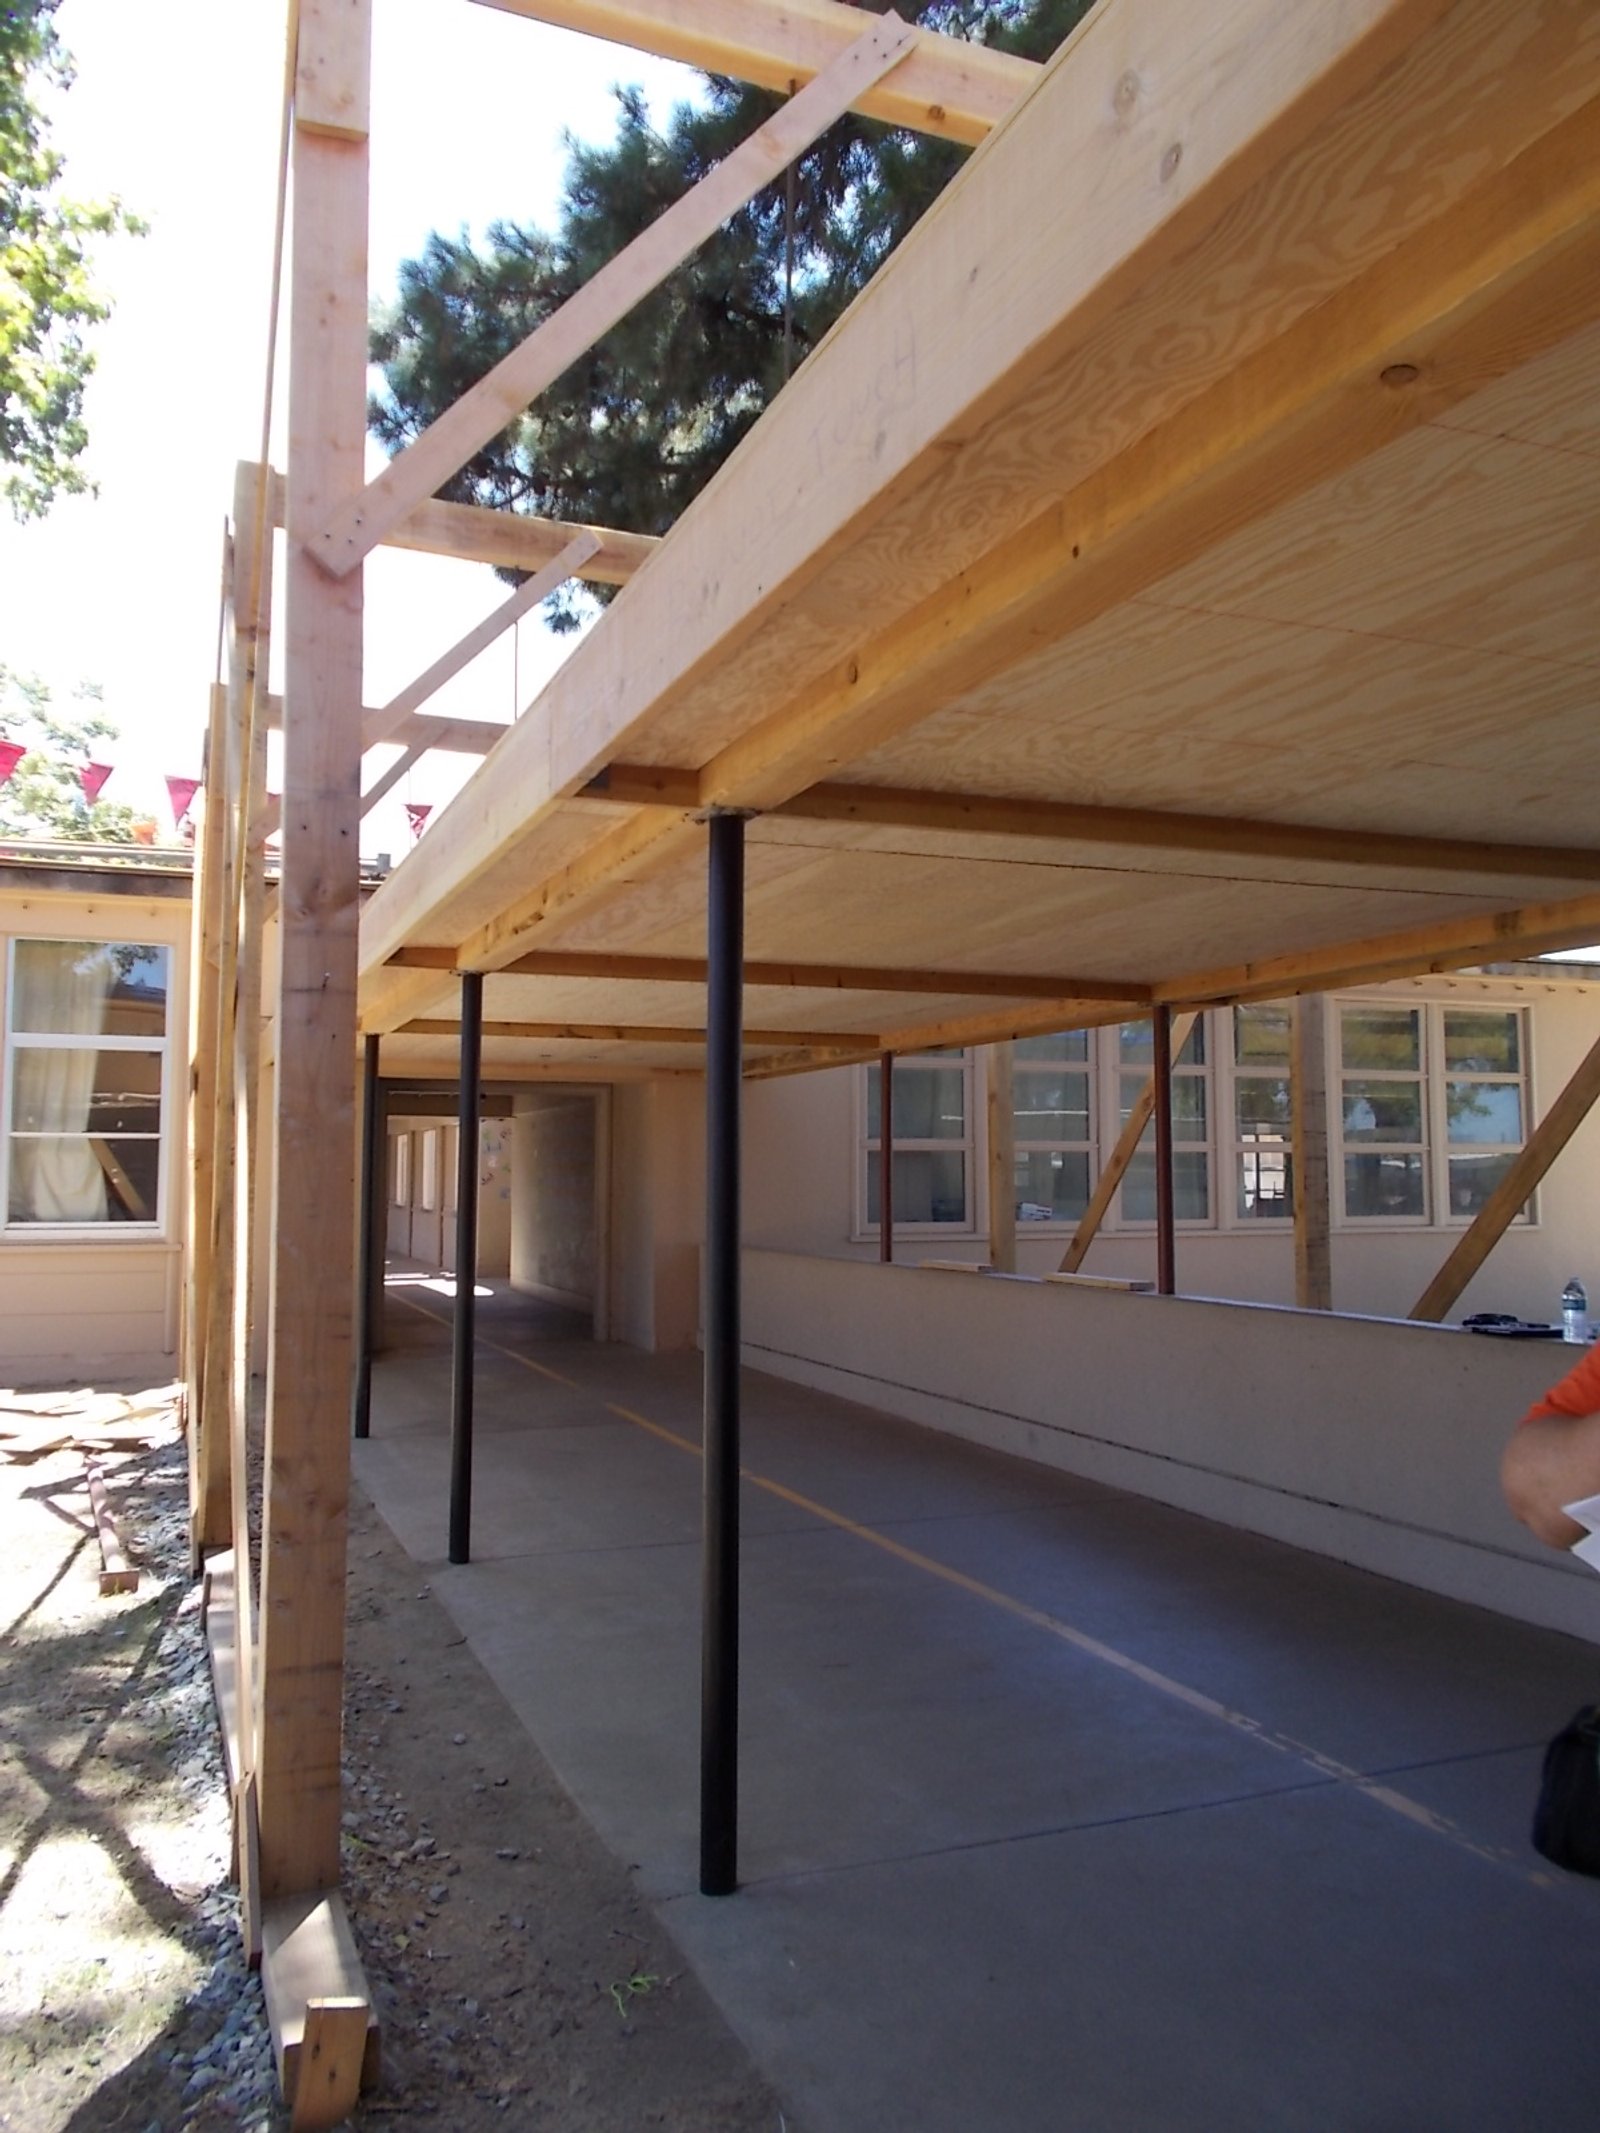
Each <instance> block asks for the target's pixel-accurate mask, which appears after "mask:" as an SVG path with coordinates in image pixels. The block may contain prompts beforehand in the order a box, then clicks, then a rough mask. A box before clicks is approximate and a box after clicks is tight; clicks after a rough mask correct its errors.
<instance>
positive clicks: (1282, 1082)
mask: <svg viewBox="0 0 1600 2133" xmlns="http://www.w3.org/2000/svg"><path fill="white" fill-rule="evenodd" d="M1234 1095H1235V1111H1236V1117H1237V1124H1238V1131H1239V1138H1240V1140H1242V1141H1258V1140H1275V1139H1277V1138H1278V1137H1279V1136H1280V1135H1282V1134H1286V1133H1287V1132H1288V1131H1289V1127H1290V1124H1291V1122H1292V1118H1293V1113H1292V1111H1291V1109H1290V1100H1289V1083H1288V1081H1287V1079H1285V1078H1282V1077H1275V1078H1274V1077H1269V1076H1267V1075H1265V1074H1251V1075H1248V1076H1241V1078H1240V1079H1239V1080H1238V1081H1237V1082H1236V1083H1235V1084H1234Z"/></svg>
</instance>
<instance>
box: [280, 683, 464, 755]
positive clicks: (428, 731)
mask: <svg viewBox="0 0 1600 2133" xmlns="http://www.w3.org/2000/svg"><path fill="white" fill-rule="evenodd" d="M262 701H263V703H264V705H265V709H266V722H267V724H268V726H269V727H271V728H273V729H274V730H276V729H278V728H279V727H281V726H282V724H283V698H282V697H281V696H268V697H264V698H263V699H262ZM383 715H384V710H383V706H382V705H381V704H369V705H367V706H366V707H365V708H364V709H363V710H362V713H361V723H362V727H363V730H365V728H366V726H367V725H368V724H369V723H370V722H372V721H375V720H377V719H381V718H382V717H383ZM505 731H506V727H505V724H504V722H503V721H497V720H494V719H488V718H427V717H420V716H417V717H412V718H409V719H407V721H406V723H405V724H404V725H403V726H398V727H396V729H395V731H394V732H393V733H391V734H390V735H389V736H388V738H389V740H390V742H391V743H394V744H396V745H398V746H400V747H403V748H413V747H414V748H415V749H416V750H417V753H418V754H419V755H421V754H424V753H426V751H427V750H429V749H430V748H437V749H439V750H440V752H441V753H442V754H445V755H487V754H488V753H489V750H490V749H491V748H492V747H493V746H494V745H495V743H496V742H497V741H498V740H499V739H500V738H501V736H502V735H503V734H504V733H505Z"/></svg>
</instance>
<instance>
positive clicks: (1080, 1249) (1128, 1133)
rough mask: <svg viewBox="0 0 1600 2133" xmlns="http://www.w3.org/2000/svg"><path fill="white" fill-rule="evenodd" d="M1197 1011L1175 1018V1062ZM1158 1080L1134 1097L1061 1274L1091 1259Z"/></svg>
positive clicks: (1151, 1107) (1145, 1123)
mask: <svg viewBox="0 0 1600 2133" xmlns="http://www.w3.org/2000/svg"><path fill="white" fill-rule="evenodd" d="M1199 1019H1200V1018H1199V1015H1198V1013H1197V1012H1196V1011H1195V1010H1194V1009H1186V1010H1185V1011H1184V1013H1182V1014H1181V1015H1174V1016H1173V1018H1172V1041H1171V1043H1170V1045H1169V1046H1168V1051H1169V1053H1170V1055H1171V1057H1172V1058H1173V1059H1174V1060H1175V1059H1176V1058H1177V1057H1178V1054H1179V1053H1180V1052H1181V1051H1182V1050H1183V1048H1184V1046H1185V1045H1186V1044H1187V1043H1188V1041H1189V1032H1190V1031H1191V1030H1192V1029H1193V1028H1194V1026H1195V1023H1196V1022H1197V1021H1198V1020H1199ZM1155 1100H1156V1080H1155V1076H1154V1074H1152V1075H1151V1077H1150V1079H1149V1080H1148V1081H1147V1082H1146V1083H1145V1085H1144V1087H1143V1088H1142V1089H1141V1090H1140V1091H1139V1094H1138V1095H1137V1096H1136V1097H1135V1098H1134V1102H1133V1108H1132V1110H1131V1111H1130V1112H1129V1113H1128V1122H1127V1124H1126V1125H1125V1126H1124V1127H1123V1129H1122V1131H1121V1132H1120V1133H1119V1134H1118V1136H1117V1144H1116V1146H1115V1147H1114V1148H1113V1149H1112V1151H1111V1153H1110V1155H1109V1156H1107V1158H1106V1160H1105V1162H1104V1164H1103V1165H1102V1167H1101V1171H1100V1175H1099V1177H1098V1178H1096V1180H1095V1186H1094V1191H1093V1192H1092V1193H1091V1194H1090V1195H1089V1204H1088V1206H1087V1207H1086V1208H1085V1209H1084V1211H1083V1219H1082V1220H1081V1221H1080V1222H1079V1224H1078V1226H1077V1228H1076V1230H1074V1231H1073V1235H1072V1242H1071V1243H1070V1244H1069V1245H1068V1246H1067V1248H1066V1250H1065V1252H1063V1253H1062V1255H1061V1266H1060V1270H1059V1271H1060V1272H1061V1273H1063V1274H1076V1273H1077V1271H1078V1269H1079V1267H1081V1266H1082V1265H1083V1262H1084V1260H1085V1259H1086V1258H1087V1257H1088V1256H1089V1247H1090V1245H1091V1244H1093V1242H1094V1240H1095V1237H1096V1235H1097V1234H1098V1232H1099V1228H1100V1225H1101V1223H1102V1222H1103V1221H1104V1220H1105V1217H1106V1209H1107V1208H1108V1207H1109V1206H1110V1205H1111V1203H1112V1201H1113V1200H1114V1199H1115V1198H1116V1196H1117V1187H1118V1186H1119V1185H1120V1184H1121V1183H1122V1180H1123V1177H1124V1174H1125V1173H1126V1171H1127V1168H1128V1165H1129V1164H1130V1163H1131V1162H1132V1161H1133V1158H1134V1156H1135V1154H1136V1153H1137V1151H1138V1147H1139V1143H1140V1141H1141V1140H1143V1138H1144V1129H1145V1128H1146V1126H1148V1125H1149V1123H1150V1114H1151V1112H1152V1111H1153V1110H1154V1109H1155Z"/></svg>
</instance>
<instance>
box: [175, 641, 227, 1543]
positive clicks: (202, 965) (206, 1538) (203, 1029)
mask: <svg viewBox="0 0 1600 2133" xmlns="http://www.w3.org/2000/svg"><path fill="white" fill-rule="evenodd" d="M227 718H228V694H227V690H226V689H225V688H224V687H223V685H222V684H221V683H220V682H219V683H217V684H215V685H214V686H213V688H212V691H211V712H210V720H209V724H208V727H207V732H206V753H205V764H204V770H205V780H206V785H205V813H204V815H203V816H202V817H201V823H200V839H199V874H198V879H197V880H196V883H195V900H194V926H193V937H194V950H193V961H192V963H191V966H190V981H189V982H190V988H191V991H190V998H191V1003H192V1016H191V1024H192V1033H193V1034H192V1041H191V1047H190V1102H189V1136H190V1138H189V1169H190V1199H189V1262H188V1264H189V1279H188V1283H187V1293H186V1309H185V1312H184V1322H185V1326H186V1328H187V1341H188V1348H189V1355H190V1369H189V1375H188V1410H189V1411H188V1421H189V1516H190V1526H191V1532H192V1535H193V1542H194V1550H195V1557H196V1561H198V1559H199V1557H200V1554H201V1553H202V1551H203V1550H205V1549H207V1548H220V1547H222V1546H223V1545H224V1544H225V1542H226V1541H227V1539H228V1531H229V1522H228V1476H227V1468H226V1466H225V1465H224V1464H223V1463H222V1462H221V1458H220V1449H221V1448H220V1447H219V1446H218V1444H217V1442H216V1438H215V1435H214V1434H213V1435H211V1436H208V1435H207V1432H206V1400H205V1378H206V1328H207V1323H208V1318H209V1313H210V1309H211V1259H212V1237H213V1223H214V1208H213V1182H214V1177H215V1167H216V1095H217V1074H218V1069H219V1066H220V1063H221V1062H220V1055H219V1051H218V1044H217V1030H218V1015H219V1012H220V1006H221V992H220V984H221V976H220V973H221V960H222V921H223V912H224V909H225V894H224V883H223V872H222V870H223V863H224V862H223V855H224V851H225V849H226V827H227V801H226V770H225V767H224V764H225V755H226V749H227Z"/></svg>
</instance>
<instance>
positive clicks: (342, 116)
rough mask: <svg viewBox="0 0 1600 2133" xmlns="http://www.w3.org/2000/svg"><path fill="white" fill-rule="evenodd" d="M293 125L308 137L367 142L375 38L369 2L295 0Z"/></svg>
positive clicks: (357, 0)
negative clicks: (370, 27)
mask: <svg viewBox="0 0 1600 2133" xmlns="http://www.w3.org/2000/svg"><path fill="white" fill-rule="evenodd" d="M297 4H298V9H299V22H300V33H299V42H298V46H297V49H296V52H295V79H294V121H295V125H296V126H297V127H298V128H299V129H300V130H301V131H303V132H305V133H318V134H325V135H327V136H328V137H329V138H330V139H333V140H340V141H364V140H365V139H366V137H367V131H368V127H369V124H370V108H369V107H370V104H371V96H372V40H371V37H370V35H369V33H368V28H367V23H366V19H365V18H366V6H365V0H297Z"/></svg>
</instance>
